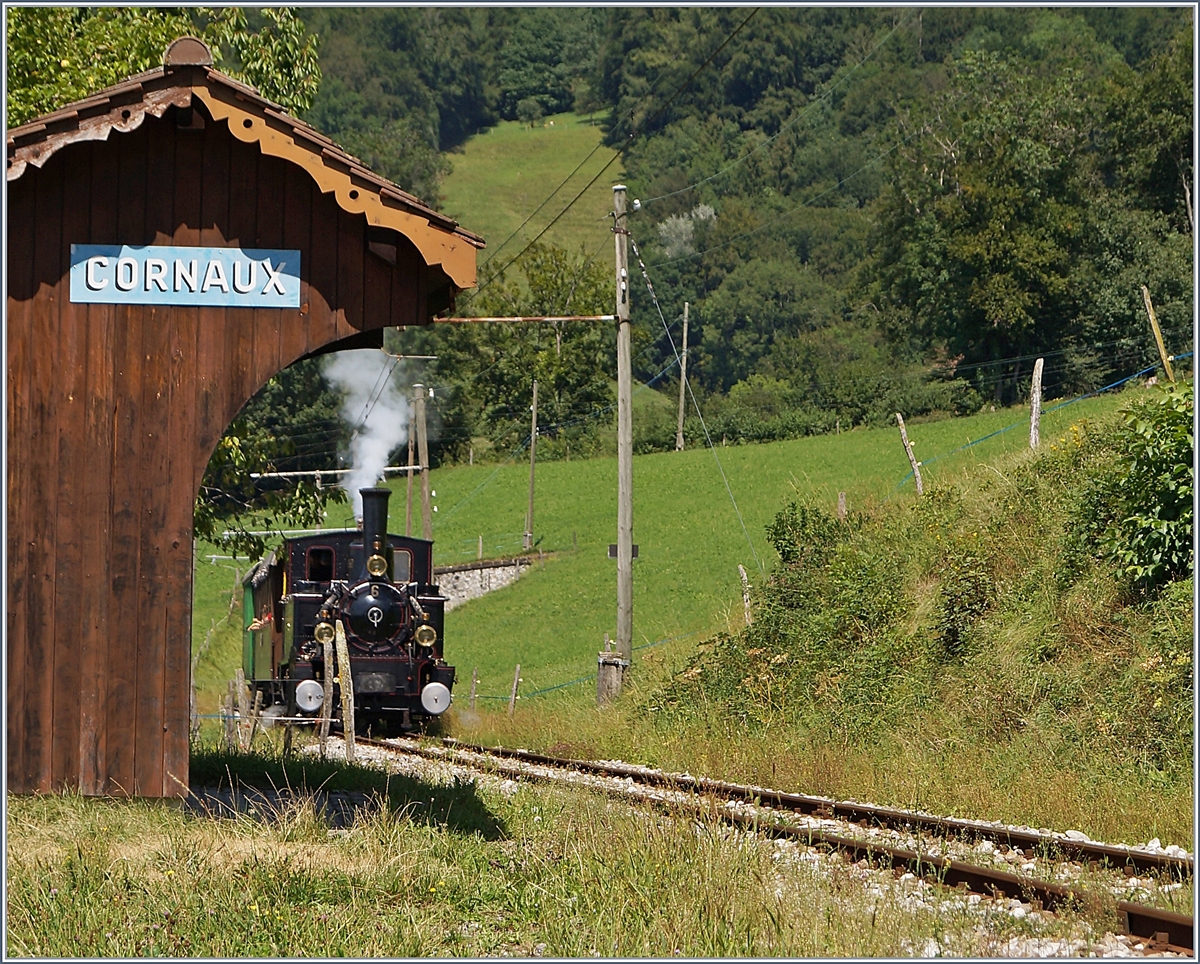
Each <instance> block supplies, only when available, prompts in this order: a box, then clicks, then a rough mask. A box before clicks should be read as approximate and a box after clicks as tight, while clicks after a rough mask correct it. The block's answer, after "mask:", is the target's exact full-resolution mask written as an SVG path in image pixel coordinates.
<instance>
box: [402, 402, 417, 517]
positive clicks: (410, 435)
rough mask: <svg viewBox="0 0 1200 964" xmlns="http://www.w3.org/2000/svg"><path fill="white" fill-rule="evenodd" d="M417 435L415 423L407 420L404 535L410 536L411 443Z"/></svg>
mask: <svg viewBox="0 0 1200 964" xmlns="http://www.w3.org/2000/svg"><path fill="white" fill-rule="evenodd" d="M416 434H417V426H416V421H415V420H413V419H411V418H410V419H409V420H408V498H407V499H406V500H405V503H404V534H405V535H406V536H411V535H412V483H413V464H414V463H413V442H414V441H415V439H414V438H413V436H414V435H416Z"/></svg>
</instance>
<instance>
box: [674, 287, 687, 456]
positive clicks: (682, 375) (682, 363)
mask: <svg viewBox="0 0 1200 964" xmlns="http://www.w3.org/2000/svg"><path fill="white" fill-rule="evenodd" d="M687 336H688V303H687V302H686V301H685V302H684V303H683V350H682V351H681V352H680V353H679V425H678V427H677V428H676V429H675V451H676V452H682V451H683V393H684V389H686V388H687Z"/></svg>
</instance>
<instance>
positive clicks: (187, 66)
mask: <svg viewBox="0 0 1200 964" xmlns="http://www.w3.org/2000/svg"><path fill="white" fill-rule="evenodd" d="M184 40H188V41H190V44H189V45H188V46H186V47H182V48H181V45H183V43H184ZM184 40H177V41H175V43H174V44H172V46H171V47H170V48H168V54H167V57H166V60H167V63H166V65H164V66H162V67H156V68H154V69H153V70H147V71H145V72H143V73H140V74H136V75H134V76H132V77H129V78H128V79H126V80H124V81H122V82H121V83H119V84H115V85H114V86H112V87H107V88H105V89H104V90H101V91H99V92H97V93H95V94H93V95H91V96H90V97H85V98H83V99H82V100H78V101H75V102H74V103H72V104H68V105H67V106H65V107H63V108H62V109H61V110H56V111H54V112H53V113H50V114H45V115H43V116H42V117H37V118H35V119H33V120H31V121H29V122H28V123H26V124H22V125H21V126H20V127H15V128H13V129H11V130H9V131H8V134H7V154H8V165H7V178H8V180H9V181H14V180H16V179H17V178H19V177H20V176H21V175H22V174H24V173H25V171H26V169H27V168H28V166H29V165H33V166H34V167H39V168H40V167H41V166H42V165H43V164H45V163H46V161H47V160H48V159H49V158H50V157H51V156H52V155H53V154H55V153H56V152H57V151H58V150H59V149H60V148H62V147H65V146H66V145H68V144H73V143H76V142H79V141H89V140H107V139H108V136H109V134H110V132H112V131H114V130H115V131H117V132H119V133H125V132H128V131H132V130H134V129H136V128H138V127H140V126H141V124H142V121H143V120H144V119H145V117H146V115H147V114H149V115H151V116H152V117H162V116H163V114H164V113H165V112H166V110H167V108H168V107H171V106H175V107H181V108H187V107H192V106H194V103H193V100H198V101H200V102H201V103H202V104H203V105H204V107H205V109H206V110H207V112H208V113H209V115H210V116H211V117H212V118H213V119H214V120H215V121H222V120H224V121H227V122H228V123H229V130H230V132H231V133H232V134H233V136H234V137H236V138H237V139H238V140H240V141H243V142H245V143H253V144H257V145H258V148H259V150H261V151H262V153H264V154H269V155H271V156H273V157H279V158H283V159H285V160H288V161H291V162H292V163H295V164H297V165H299V166H300V167H302V168H304V169H305V170H306V171H307V172H308V173H309V174H310V175H311V176H312V178H313V180H314V181H316V182H317V184H318V185H319V187H320V189H321V191H322V192H323V193H328V192H331V191H332V192H333V193H334V196H335V197H336V199H337V203H338V205H339V206H340V207H341V208H342V209H343V210H345V211H347V212H349V213H352V214H363V215H365V216H366V219H367V222H368V223H369V224H371V225H373V226H376V227H381V228H391V229H393V230H395V231H397V232H399V233H400V234H402V235H404V236H405V237H406V238H408V239H409V240H410V241H412V243H413V244H414V245H415V246H416V247H417V250H418V251H420V252H421V255H422V257H423V258H424V259H425V263H426V264H429V265H435V264H436V265H440V266H441V267H442V269H443V270H444V271H445V272H446V275H447V276H448V277H449V278H450V280H451V281H452V282H453V283H454V285H455V286H456V287H458V288H459V289H464V288H470V287H473V286H474V285H475V252H476V251H477V249H479V248H482V247H483V246H484V241H483V238H482V237H480V236H479V235H477V234H474V233H472V232H470V231H467V230H466V229H464V228H462V227H460V226H459V224H458V222H457V221H455V220H454V219H453V218H449V217H447V216H446V215H444V214H441V213H439V212H437V211H435V210H433V209H432V208H431V207H429V206H428V205H427V204H425V203H424V202H423V201H421V200H420V199H419V198H417V197H415V196H413V195H412V194H409V193H408V192H407V191H405V190H403V189H402V188H401V187H400V186H399V185H397V184H394V183H393V182H391V181H389V180H388V179H387V178H385V177H382V176H380V175H379V174H376V173H375V172H374V171H372V170H371V169H370V168H368V167H367V166H366V165H365V164H363V163H362V161H360V160H359V159H358V158H357V157H354V156H353V155H352V154H349V153H348V152H347V151H345V150H343V149H342V148H341V147H339V146H338V145H337V144H335V143H334V142H333V141H332V140H331V139H330V138H328V137H326V136H325V135H324V134H322V133H321V132H320V131H318V130H316V128H314V127H312V126H310V125H309V124H306V123H305V122H304V121H302V120H299V119H298V118H295V117H292V116H291V115H289V114H288V113H287V111H286V110H285V109H284V108H283V107H281V106H280V105H279V104H276V103H273V102H272V101H270V100H268V99H267V98H266V97H264V96H263V95H262V94H260V93H259V92H258V91H257V90H255V89H254V88H253V87H248V86H247V85H245V84H242V83H239V82H238V81H236V80H234V79H233V78H232V77H229V76H227V75H226V74H223V73H221V71H219V70H216V69H215V68H214V67H212V66H211V60H212V57H211V54H208V51H207V48H204V47H203V45H202V44H200V43H199V42H198V41H192V40H191V38H184ZM196 48H201V49H202V50H203V54H200V55H198V56H191V57H189V58H187V59H189V60H190V61H192V62H189V63H178V62H175V63H172V62H171V61H172V59H173V58H172V56H171V51H172V50H176V49H184V50H186V51H187V52H189V53H192V54H196V53H198V51H197V50H196ZM204 54H207V61H208V62H207V63H205V62H203V61H204V60H205V59H206V58H205V57H204ZM174 59H175V60H176V61H177V60H178V59H180V58H179V57H175V58H174ZM197 61H199V62H197Z"/></svg>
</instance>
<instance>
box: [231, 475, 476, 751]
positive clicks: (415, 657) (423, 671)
mask: <svg viewBox="0 0 1200 964" xmlns="http://www.w3.org/2000/svg"><path fill="white" fill-rule="evenodd" d="M360 494H361V496H362V528H361V529H343V530H327V531H323V532H319V533H316V534H313V535H306V536H302V537H299V538H291V539H285V540H284V542H283V545H282V547H281V548H279V549H277V550H276V551H274V552H272V553H270V554H269V555H268V556H266V557H265V558H264V559H263V560H262V561H261V562H259V564H258V565H257V566H255V567H254V568H253V569H251V570H250V572H249V573H248V574H247V575H246V578H245V579H244V580H243V586H244V589H245V592H244V594H243V598H244V604H243V605H244V613H243V615H244V629H243V636H242V669H243V671H244V673H245V675H246V681H247V682H248V683H249V685H250V686H251V687H252V690H254V691H258V692H260V693H261V694H262V703H261V705H262V706H263V707H268V708H270V709H269V711H268V714H267V715H277V716H278V715H286V716H289V717H297V716H298V717H301V718H304V717H311V718H312V719H313V720H314V721H315V720H317V719H318V718H320V717H321V716H322V715H323V714H322V707H323V705H324V702H325V700H326V698H327V696H326V692H327V688H326V685H325V684H326V680H327V679H332V681H333V687H332V694H333V696H332V702H333V705H332V706H331V707H330V709H329V715H330V716H331V717H332V718H333V719H339V718H340V717H341V687H342V686H345V685H347V682H350V683H351V685H353V687H354V690H353V693H354V719H355V728H356V729H361V730H366V729H368V728H370V727H372V726H375V727H376V729H377V731H378V730H384V729H395V728H398V729H401V730H408V729H414V728H416V727H418V726H420V725H422V724H423V723H426V722H428V721H429V720H431V719H435V718H436V717H438V716H440V715H441V714H442V713H444V712H445V711H446V710H447V709H448V708H449V706H450V691H451V688H452V687H453V685H454V667H453V666H449V665H447V663H446V661H445V659H444V658H443V653H442V626H443V614H444V607H445V604H446V600H445V597H443V596H442V595H441V593H440V591H439V589H438V587H437V586H436V585H434V583H433V543H432V542H429V541H428V540H426V539H412V538H408V537H406V536H396V535H391V534H389V533H388V531H387V517H388V507H387V504H388V496H389V495H391V493H390V492H389V490H387V489H384V488H367V489H361V490H360ZM339 633H342V634H344V636H345V649H346V651H347V654H348V658H349V671H347V670H346V668H345V667H341V666H339V665H338V664H339V663H340V659H339V657H338V656H337V655H336V653H337V649H338V648H340V644H341V641H340V640H337V636H338V634H339ZM335 640H336V641H337V643H338V644H339V645H338V647H335V646H334V645H333V644H334V642H335ZM326 653H332V655H333V660H332V663H327V661H326Z"/></svg>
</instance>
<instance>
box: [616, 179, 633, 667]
mask: <svg viewBox="0 0 1200 964" xmlns="http://www.w3.org/2000/svg"><path fill="white" fill-rule="evenodd" d="M613 212H614V218H613V232H614V236H615V238H616V262H617V264H616V269H617V270H616V282H617V654H618V655H619V656H620V657H621V658H622V659H624V660H626V661H629V660H631V659H632V657H633V375H632V370H631V367H630V331H629V328H630V325H629V249H628V230H627V228H626V219H625V185H624V184H616V185H614V186H613Z"/></svg>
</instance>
